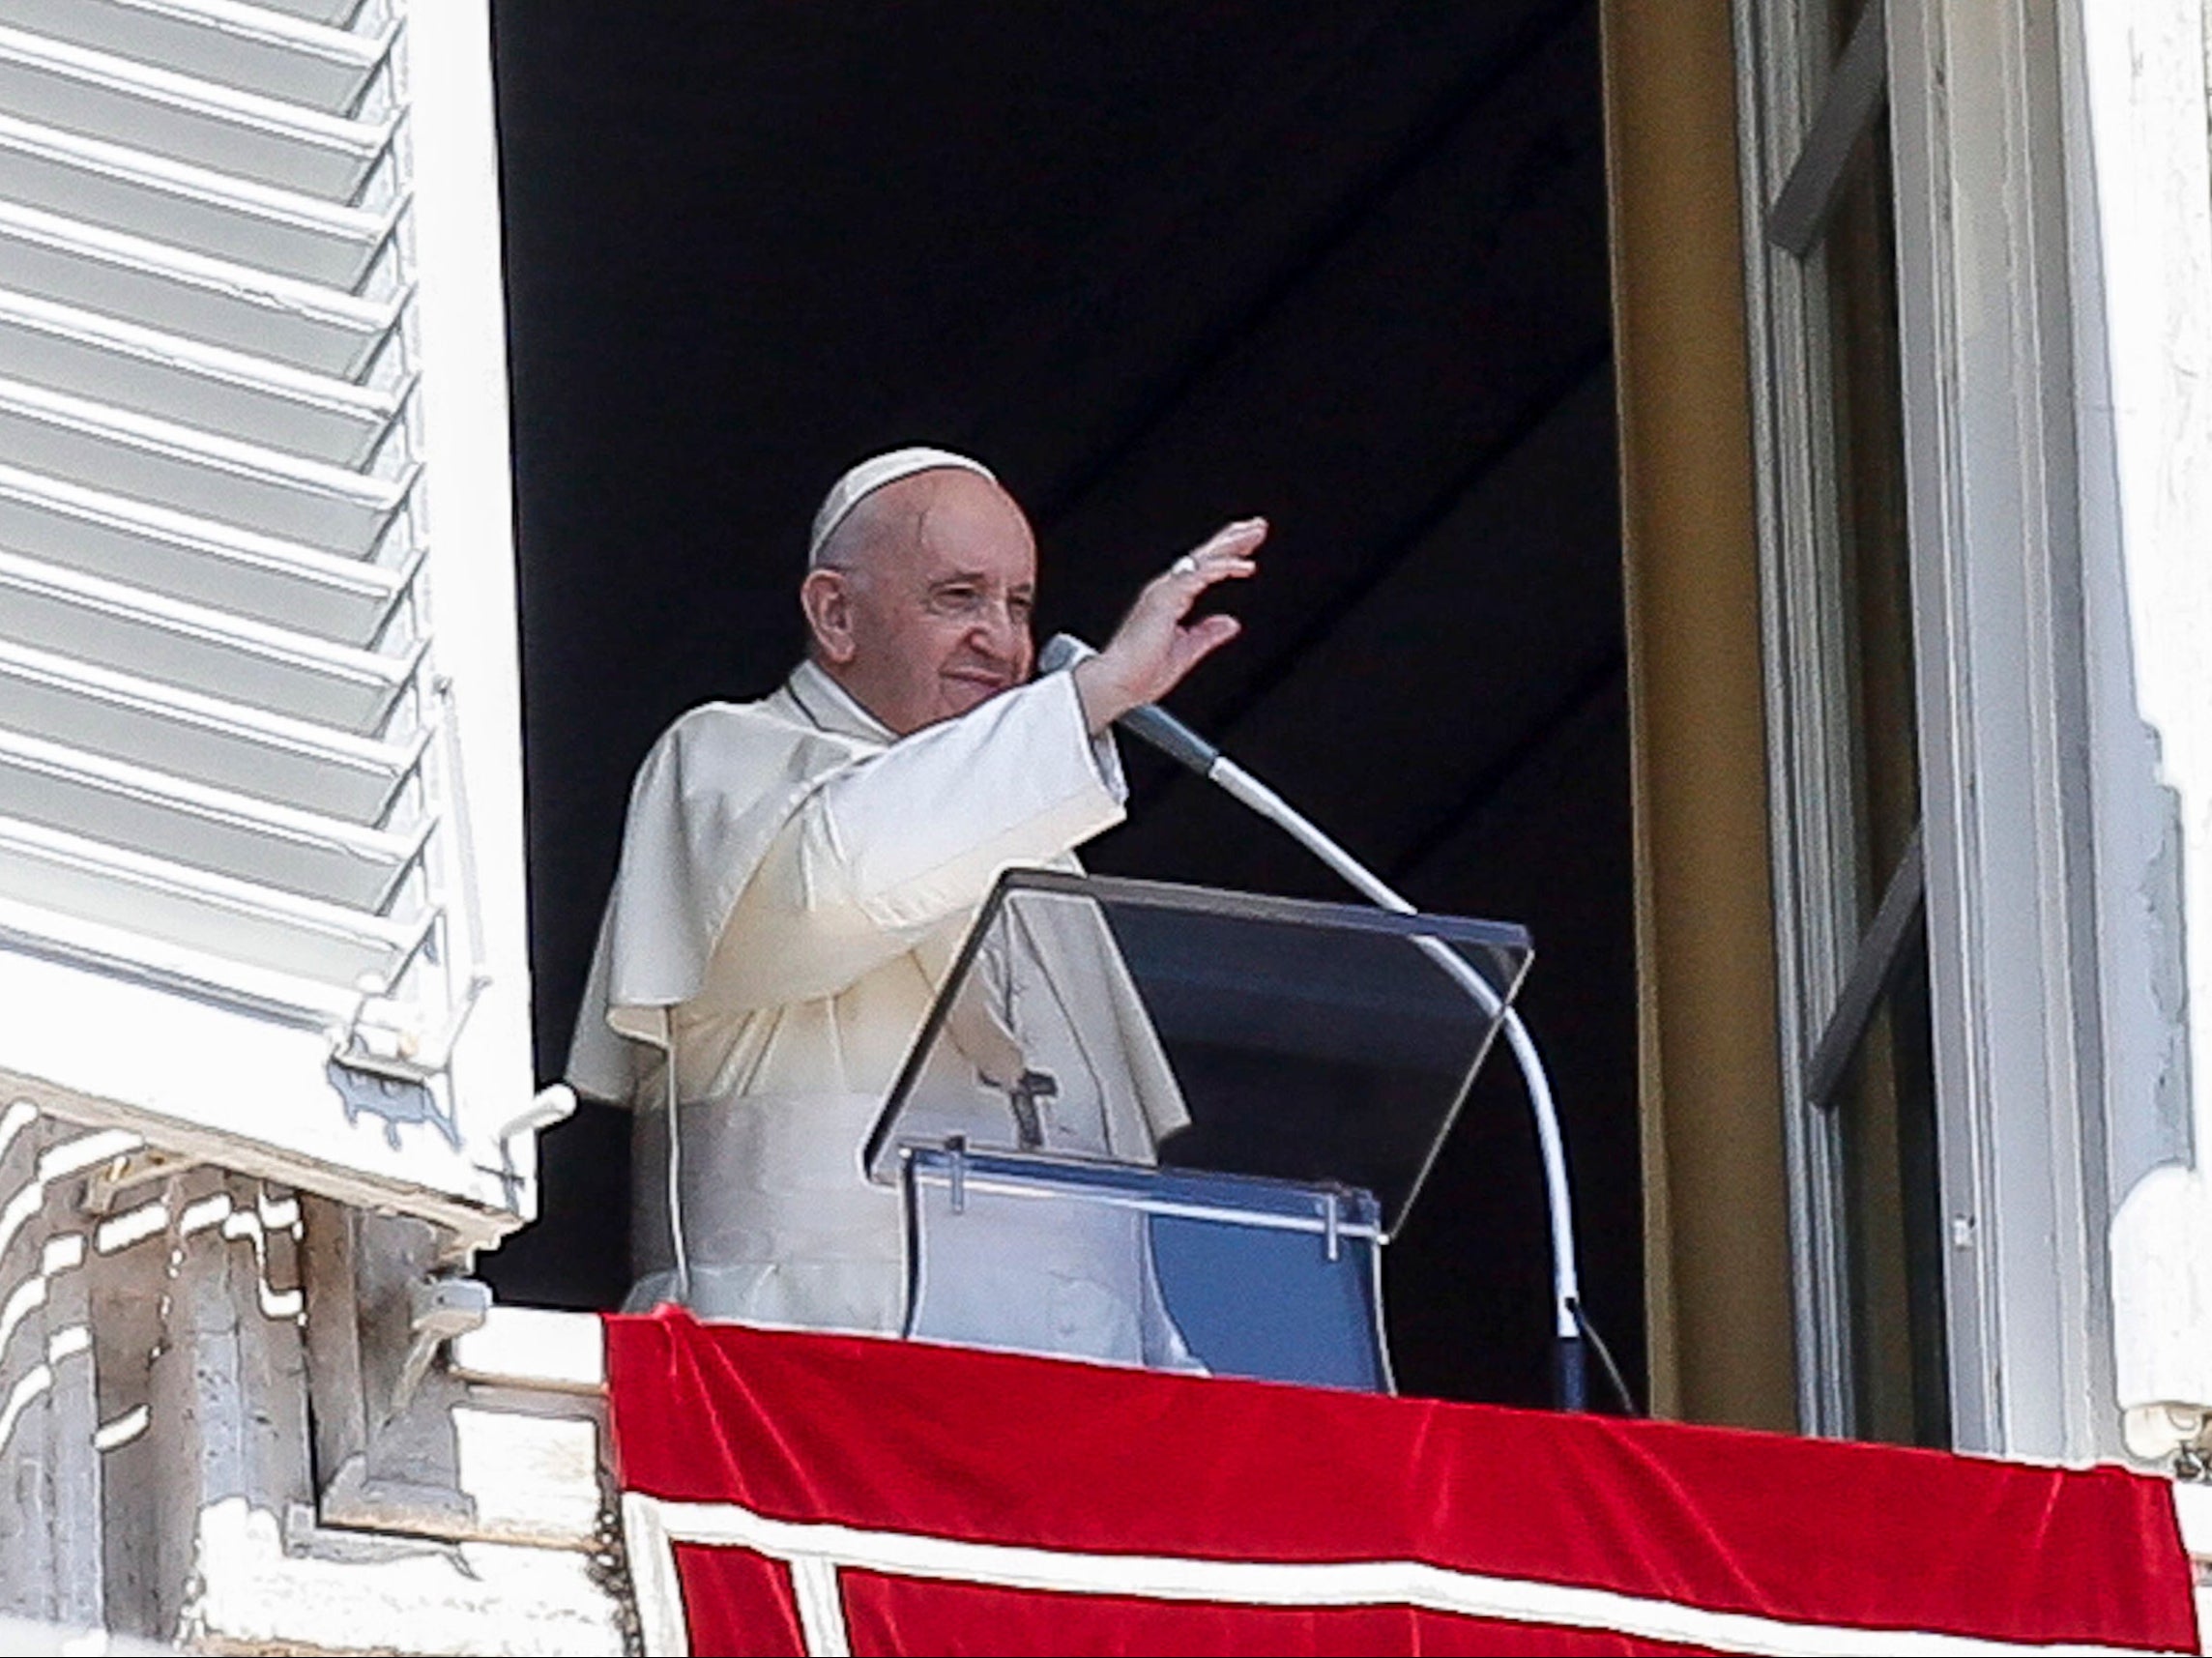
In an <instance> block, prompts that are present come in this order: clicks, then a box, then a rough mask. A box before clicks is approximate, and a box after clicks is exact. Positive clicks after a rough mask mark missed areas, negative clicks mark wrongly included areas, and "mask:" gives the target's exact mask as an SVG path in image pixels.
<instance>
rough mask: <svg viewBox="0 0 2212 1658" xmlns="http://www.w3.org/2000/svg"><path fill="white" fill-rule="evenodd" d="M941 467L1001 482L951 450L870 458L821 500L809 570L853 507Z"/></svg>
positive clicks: (810, 547)
mask: <svg viewBox="0 0 2212 1658" xmlns="http://www.w3.org/2000/svg"><path fill="white" fill-rule="evenodd" d="M941 467H957V468H959V469H960V470H961V471H962V472H973V473H974V474H975V476H976V477H978V478H983V479H988V480H990V481H991V482H993V483H996V482H998V481H999V480H998V475H997V474H995V473H994V472H992V470H991V469H990V468H989V467H987V466H985V465H984V464H983V463H982V462H981V461H979V460H976V459H975V458H973V457H972V456H969V455H964V454H955V453H954V452H953V451H951V450H948V449H930V448H928V447H926V446H924V445H916V446H915V447H913V448H911V449H894V450H887V451H884V452H883V453H882V454H876V455H870V456H869V457H868V458H867V459H866V460H863V461H861V462H860V463H859V465H858V466H855V467H854V468H852V470H851V471H849V472H847V473H846V474H845V476H844V477H842V478H840V479H839V480H837V481H836V482H835V483H832V484H831V485H830V486H829V494H828V495H826V496H824V497H823V498H822V507H821V509H820V510H819V511H817V512H816V513H815V514H814V528H813V530H812V531H811V532H810V533H809V534H808V536H807V538H806V567H807V568H808V569H813V568H814V567H816V566H817V565H819V564H821V562H822V549H823V548H824V547H826V546H827V545H829V538H830V537H831V536H833V535H834V534H836V531H837V526H838V525H840V524H842V523H843V522H844V521H845V520H846V518H847V517H848V516H850V515H851V513H852V510H853V509H854V508H856V507H858V506H859V504H860V503H861V502H862V501H864V500H866V499H867V498H868V497H869V496H871V495H873V494H874V493H875V492H876V491H877V490H879V489H881V488H883V486H884V485H885V484H887V483H896V482H897V481H898V480H900V479H902V478H912V477H913V476H914V475H915V474H916V473H917V472H935V471H937V470H938V469H939V468H941Z"/></svg>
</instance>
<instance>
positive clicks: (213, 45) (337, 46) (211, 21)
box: [0, 0, 396, 114]
mask: <svg viewBox="0 0 2212 1658" xmlns="http://www.w3.org/2000/svg"><path fill="white" fill-rule="evenodd" d="M0 21H5V22H8V23H12V24H14V25H15V27H17V28H21V29H26V30H29V31H30V32H32V33H34V34H40V35H44V36H46V37H48V38H49V39H52V40H57V41H67V42H69V43H70V44H73V45H79V46H89V47H91V48H93V49H94V50H96V51H104V52H112V53H114V54H115V55H116V56H118V57H126V58H132V59H135V60H137V61H138V62H141V63H149V64H158V65H160V66H161V67H163V68H165V69H170V70H174V71H176V72H178V73H183V74H189V75H196V76H198V77H200V78H202V79H205V80H211V81H214V82H215V83H216V84H218V86H228V87H234V88H236V89H238V90H240V91H242V92H251V93H256V94H258V95H260V96H262V97H264V98H275V99H281V100H283V101H284V102H289V103H304V104H306V105H307V106H309V107H310V108H314V109H321V110H325V111H327V112H329V113H331V114H344V113H346V112H347V111H349V110H351V109H352V108H353V107H354V105H355V103H356V102H358V101H359V100H360V98H361V95H362V93H363V91H364V89H365V88H366V87H367V85H368V82H369V79H370V77H371V76H373V75H374V74H375V73H376V72H377V70H378V69H380V68H381V67H382V66H383V64H384V61H385V59H386V58H387V57H388V56H389V55H390V53H391V49H392V41H393V35H394V33H395V32H396V31H395V30H394V29H393V28H392V27H391V26H387V27H386V28H384V29H382V30H380V31H378V32H377V33H374V34H357V33H354V32H352V31H350V30H346V29H338V28H331V27H329V26H327V25H325V24H321V23H314V22H309V21H307V20H306V19H305V18H303V17H301V16H299V15H296V14H293V13H289V12H284V11H278V10H276V9H273V8H270V7H263V6H247V5H240V4H237V3H235V0H0Z"/></svg>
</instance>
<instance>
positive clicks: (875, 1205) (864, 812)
mask: <svg viewBox="0 0 2212 1658" xmlns="http://www.w3.org/2000/svg"><path fill="white" fill-rule="evenodd" d="M1125 795H1126V788H1125V786H1124V784H1123V782H1122V779H1121V765H1120V761H1119V758H1118V756H1117V755H1116V753H1115V751H1114V747H1113V744H1112V742H1111V741H1110V740H1108V739H1104V738H1098V739H1093V738H1092V737H1091V734H1090V732H1089V730H1088V729H1087V727H1086V723H1085V720H1084V715H1083V709H1082V705H1081V703H1080V701H1079V700H1078V698H1077V696H1076V692H1075V686H1074V684H1073V681H1072V679H1071V678H1070V676H1068V675H1067V674H1064V673H1058V674H1048V675H1046V676H1044V677H1043V678H1041V679H1039V680H1037V681H1035V682H1033V683H1032V684H1027V685H1023V686H1020V687H1018V688H1016V689H1014V690H1011V691H1007V692H1005V693H1004V694H1002V695H1000V696H997V697H994V698H992V699H991V700H990V701H989V702H987V703H985V704H983V705H982V706H981V707H979V708H976V709H975V710H973V711H971V712H970V713H967V714H965V715H963V716H961V717H960V718H958V719H953V720H946V721H944V722H942V723H940V724H937V725H933V726H929V727H927V728H925V729H923V730H922V731H919V732H917V733H914V734H913V735H911V736H908V737H905V738H903V739H894V737H893V736H892V734H891V733H890V732H889V731H888V729H886V728H885V727H884V726H883V725H882V723H881V722H879V721H878V720H876V719H875V718H874V717H873V716H872V715H870V714H869V713H867V711H866V710H865V709H863V708H861V707H860V706H859V703H857V702H855V701H854V700H853V699H852V698H851V697H850V696H849V695H847V694H846V693H845V691H844V690H843V689H842V688H841V687H840V686H839V685H838V684H836V683H835V682H834V681H833V680H831V679H830V678H829V675H828V674H826V673H824V672H823V671H822V670H821V669H820V668H818V667H817V666H815V665H814V664H813V663H811V662H806V663H802V664H800V667H799V668H798V669H797V670H796V671H795V672H794V673H793V674H792V676H791V678H790V679H789V680H788V681H786V682H785V684H784V685H783V687H782V688H781V689H780V690H778V691H777V692H775V693H774V694H773V695H772V696H770V697H767V698H765V699H763V700H762V701H760V702H757V703H745V704H735V705H733V704H710V705H709V706H707V707H705V708H700V709H695V710H693V711H692V712H691V713H687V714H685V715H684V716H683V718H681V719H679V720H678V721H677V722H676V724H675V725H673V726H672V727H670V729H669V730H668V732H667V733H666V734H664V735H663V736H662V738H661V739H660V741H659V742H657V743H656V744H655V746H654V748H653V750H652V752H651V753H650V754H649V755H648V756H647V757H646V760H645V764H644V765H643V767H642V768H641V769H640V771H639V773H638V778H637V783H636V785H635V787H634V789H633V790H632V793H631V797H630V805H629V815H628V818H627V821H626V827H625V832H624V843H623V855H622V864H621V869H620V872H619V873H618V875H617V877H616V882H615V888H614V892H613V895H612V897H611V898H610V899H609V901H608V905H607V912H606V917H605V920H604V921H603V923H602V924H601V927H600V932H599V941H598V949H597V955H596V957H595V959H594V962H593V966H592V974H591V979H590V982H589V984H588V985H587V987H586V990H585V996H584V1005H583V1008H582V1010H581V1012H580V1014H579V1017H578V1021H577V1026H576V1034H575V1041H574V1045H573V1046H572V1048H571V1049H570V1053H569V1061H568V1077H569V1081H570V1082H571V1083H572V1084H573V1085H574V1086H575V1087H576V1088H577V1089H578V1090H579V1091H581V1092H584V1093H587V1094H590V1095H592V1096H594V1097H597V1098H602V1099H614V1100H620V1101H625V1102H627V1103H630V1104H632V1105H633V1106H635V1107H637V1108H638V1126H637V1133H636V1135H635V1137H634V1140H633V1145H634V1148H635V1152H636V1158H635V1170H636V1175H635V1183H636V1206H635V1209H634V1211H633V1226H632V1254H633V1265H635V1266H636V1268H637V1269H638V1270H639V1271H640V1273H641V1276H640V1278H639V1280H638V1282H637V1284H636V1285H635V1286H634V1287H633V1289H632V1290H631V1293H630V1297H629V1304H630V1305H632V1306H650V1305H653V1304H654V1303H655V1302H656V1301H659V1300H662V1299H669V1298H673V1296H674V1294H675V1291H676V1288H677V1286H676V1281H675V1273H674V1271H673V1266H674V1259H673V1252H672V1248H671V1242H670V1233H669V1227H668V1214H667V1201H666V1155H667V1153H666V1139H665V1131H666V1119H667V1113H666V1109H665V1100H666V1097H667V1087H668V1070H667V1062H666V1056H667V1055H669V1054H670V1053H673V1055H674V1066H675V1072H674V1074H675V1083H676V1091H677V1092H678V1094H679V1095H680V1097H681V1098H682V1100H683V1101H684V1104H683V1106H682V1114H683V1136H682V1142H681V1146H680V1151H681V1159H680V1163H681V1182H680V1187H679V1193H680V1202H681V1207H682V1219H683V1225H684V1243H685V1255H686V1258H687V1267H688V1271H687V1286H686V1289H685V1294H684V1299H685V1300H686V1301H687V1302H688V1303H689V1305H690V1306H691V1307H692V1308H693V1309H694V1310H695V1311H697V1312H698V1313H700V1314H701V1315H702V1316H704V1317H708V1318H729V1319H742V1320H745V1321H747V1322H750V1323H771V1324H796V1325H807V1326H814V1327H821V1328H831V1329H844V1330H862V1331H896V1330H897V1329H899V1328H900V1327H901V1323H902V1321H903V1315H904V1309H905V1301H906V1284H907V1266H906V1261H905V1238H904V1226H903V1221H902V1215H901V1211H900V1198H899V1195H898V1193H897V1192H896V1191H895V1190H893V1189H890V1188H888V1187H882V1186H876V1185H873V1184H871V1183H869V1181H868V1180H867V1179H866V1178H865V1177H864V1175H863V1174H862V1172H861V1168H860V1148H861V1146H862V1144H863V1143H864V1142H865V1140H866V1138H867V1136H868V1132H869V1130H870V1128H871V1127H872V1126H873V1123H874V1121H875V1119H876V1117H877V1114H878V1113H879V1112H880V1111H881V1109H882V1107H883V1104H884V1099H885V1095H886V1094H887V1092H888V1090H889V1088H890V1086H891V1084H892V1082H893V1081H894V1080H895V1078H896V1077H897V1075H898V1072H899V1069H900V1066H901V1064H902V1063H903V1062H904V1060H905V1058H906V1054H907V1051H908V1049H909V1047H910V1046H911V1045H912V1043H913V1041H914V1038H915V1036H916V1034H917V1032H919V1030H920V1029H921V1026H922V1023H923V1021H924V1019H925V1017H926V1015H927V1013H928V1010H929V1007H930V1004H931V1002H932V1001H933V999H934V998H935V996H936V994H937V991H938V988H939V986H940V984H941V983H942V982H943V980H944V978H945V976H946V973H947V972H948V970H949V968H950V966H951V964H952V962H953V960H954V958H955V956H956V955H957V953H958V950H959V946H960V944H961V941H962V939H963V938H964V937H965V935H966V933H967V931H968V928H969V925H970V923H971V922H972V921H973V920H974V918H975V912H976V910H977V907H978V906H979V905H980V904H981V902H982V900H983V898H984V897H985V895H986V894H987V893H988V892H989V890H990V888H991V885H992V883H993V882H994V881H995V880H996V879H997V877H998V875H999V873H1000V872H1001V871H1002V870H1004V869H1005V868H1007V867H1009V866H1012V865H1021V864H1031V865H1040V864H1041V865H1047V866H1057V867H1061V868H1069V869H1072V868H1075V867H1077V865H1076V864H1075V861H1074V859H1073V858H1072V856H1071V855H1070V853H1069V849H1070V848H1072V847H1074V846H1077V845H1079V844H1081V843H1082V842H1083V841H1086V840H1088V839H1090V838H1091V836H1092V835H1094V834H1096V833H1098V832H1099V831H1100V830H1102V829H1108V828H1111V827H1112V826H1113V825H1114V824H1116V823H1119V822H1120V821H1121V816H1122V801H1123V799H1124V798H1125ZM1018 940H1019V942H1018V943H1017V944H1014V945H1010V946H1009V948H1010V949H1011V950H1012V951H1013V953H1014V955H1015V956H1017V957H1018V958H1019V959H1008V960H1006V961H1004V962H1003V963H1000V964H997V965H996V967H995V969H994V971H995V972H996V973H997V974H998V975H999V978H1000V980H1001V981H1002V983H1004V984H1005V985H1007V986H1009V987H1011V988H1013V989H1017V990H1020V991H1022V993H1023V994H1024V996H1025V999H1026V1001H1027V1003H1028V1004H1031V1005H1034V1006H1037V1007H1040V1008H1045V1009H1049V1010H1050V1011H1049V1016H1048V1017H1044V1018H1041V1019H1038V1018H1025V1019H1024V1021H1023V1023H1024V1024H1025V1025H1027V1026H1029V1027H1030V1028H1031V1032H1032V1033H1030V1034H1025V1036H1024V1038H1023V1039H1024V1042H1025V1043H1027V1044H1030V1045H1031V1046H1032V1047H1033V1054H1032V1058H1033V1060H1035V1061H1038V1062H1047V1061H1048V1062H1050V1063H1051V1064H1054V1065H1057V1066H1059V1067H1060V1068H1059V1070H1058V1071H1056V1073H1055V1074H1056V1075H1060V1076H1062V1078H1063V1079H1065V1082H1066V1085H1067V1086H1064V1087H1063V1094H1064V1095H1065V1097H1064V1099H1061V1100H1055V1101H1054V1111H1055V1122H1054V1135H1053V1139H1052V1142H1051V1144H1052V1145H1053V1147H1054V1149H1065V1150H1074V1151H1077V1152H1079V1153H1080V1152H1083V1151H1091V1152H1093V1153H1096V1154H1102V1155H1110V1156H1112V1157H1114V1158H1115V1159H1117V1160H1120V1161H1127V1162H1140V1163H1145V1162H1150V1161H1152V1160H1153V1148H1154V1147H1155V1146H1156V1144H1157V1142H1158V1141H1159V1140H1160V1139H1161V1138H1162V1137H1163V1136H1165V1135H1167V1134H1169V1133H1172V1132H1173V1131H1174V1130H1175V1129H1177V1128H1179V1127H1180V1126H1181V1125H1182V1124H1183V1123H1184V1122H1185V1121H1187V1120H1188V1118H1187V1114H1186V1112H1185V1110H1184V1107H1183V1102H1182V1098H1181V1095H1180V1093H1179V1091H1178V1090H1177V1088H1176V1085H1175V1079H1174V1076H1173V1074H1172V1072H1171V1071H1170V1070H1169V1068H1168V1065H1167V1062H1166V1059H1165V1057H1164V1055H1162V1054H1161V1052H1160V1049H1159V1044H1158V1039H1157V1037H1156V1036H1155V1035H1154V1034H1153V1033H1152V1030H1151V1027H1150V1022H1149V1021H1148V1020H1147V1019H1146V1017H1145V1015H1144V1010H1143V1007H1142V1005H1141V1004H1140V1003H1139V1002H1138V999H1137V997H1136V994H1135V991H1134V988H1133V987H1132V986H1131V985H1130V984H1129V982H1128V978H1127V974H1126V971H1125V969H1123V968H1122V967H1121V962H1120V958H1119V956H1118V954H1117V953H1116V952H1115V950H1114V946H1113V944H1112V941H1111V938H1110V937H1109V936H1108V935H1107V933H1106V930H1105V928H1104V926H1103V924H1102V923H1100V922H1098V921H1097V920H1096V918H1095V917H1094V916H1088V915H1083V916H1062V918H1060V919H1058V920H1052V919H1047V920H1046V921H1045V923H1044V924H1043V925H1041V926H1030V927H1026V928H1023V929H1019V930H1018ZM977 1058H978V1060H981V1059H982V1058H983V1056H982V1055H980V1054H979V1055H978V1056H977ZM1039 1068H1044V1067H1043V1065H1042V1064H1041V1063H1040V1067H1039ZM975 1092H976V1094H977V1097H978V1101H979V1108H980V1101H981V1099H982V1097H983V1094H984V1091H980V1090H977V1091H975ZM1002 1097H1003V1096H1002ZM1000 1109H1001V1110H1002V1112H1003V1109H1004V1108H1003V1105H1002V1106H1001V1108H1000ZM938 1126H941V1127H948V1128H949V1127H956V1126H958V1125H957V1124H953V1123H946V1124H939V1125H938ZM996 1126H997V1128H998V1130H999V1132H998V1134H997V1136H996V1138H997V1139H998V1140H999V1142H1000V1143H1004V1124H1003V1123H1000V1124H997V1125H996ZM977 1138H978V1140H979V1141H981V1142H985V1143H988V1141H989V1140H990V1139H991V1138H992V1137H991V1136H990V1135H987V1134H985V1135H978V1136H977ZM1107 1224H1108V1232H1107V1233H1103V1234H1102V1233H1100V1232H1099V1231H1097V1223H1096V1222H1095V1221H1093V1222H1091V1223H1086V1222H1084V1221H1082V1220H1081V1219H1079V1218H1073V1217H1068V1216H1061V1217H1058V1218H1056V1219H1054V1220H1052V1221H1050V1222H1040V1224H1039V1226H1038V1228H1037V1230H1036V1232H1035V1234H1034V1235H1033V1236H1028V1237H1026V1238H1019V1239H1009V1240H1008V1243H1009V1248H1008V1250H1007V1251H1006V1254H1005V1257H1004V1260H1005V1266H1004V1277H1003V1279H1002V1280H1001V1281H1000V1282H997V1283H995V1284H993V1285H992V1286H990V1287H989V1290H988V1294H989V1296H990V1297H992V1298H996V1299H999V1300H1001V1301H1003V1302H1004V1309H1005V1310H1004V1321H1003V1322H1004V1345H1008V1346H1016V1347H1028V1348H1043V1349H1049V1350H1051V1351H1058V1352H1064V1353H1074V1354H1077V1355H1080V1356H1089V1357H1096V1358H1103V1359H1113V1360H1121V1361H1124V1362H1149V1363H1155V1364H1159V1363H1166V1364H1184V1363H1187V1362H1188V1357H1187V1354H1186V1353H1184V1352H1183V1350H1182V1346H1181V1342H1180V1338H1179V1336H1178V1335H1177V1334H1176V1332H1175V1329H1174V1325H1173V1323H1172V1321H1170V1320H1168V1319H1167V1317H1166V1315H1165V1312H1164V1310H1163V1309H1162V1308H1161V1307H1160V1305H1159V1295H1158V1290H1157V1287H1156V1285H1155V1284H1154V1283H1153V1281H1152V1277H1151V1272H1150V1251H1149V1249H1147V1248H1145V1247H1144V1240H1143V1238H1142V1236H1133V1235H1130V1234H1129V1232H1128V1228H1129V1227H1130V1225H1131V1224H1133V1223H1131V1222H1130V1221H1128V1220H1127V1219H1126V1218H1125V1217H1117V1218H1114V1219H1112V1220H1111V1221H1110V1222H1109V1223H1107ZM1087 1227H1088V1230H1087ZM1117 1229H1118V1230H1117ZM977 1288H978V1289H979V1290H981V1289H983V1288H984V1286H981V1285H978V1286H977Z"/></svg>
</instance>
